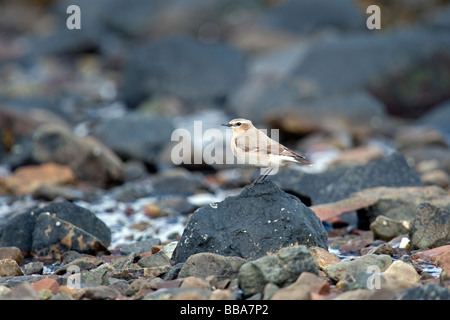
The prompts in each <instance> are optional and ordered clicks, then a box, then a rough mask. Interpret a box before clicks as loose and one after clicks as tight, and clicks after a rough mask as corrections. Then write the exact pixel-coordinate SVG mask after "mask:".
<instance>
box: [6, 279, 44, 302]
mask: <svg viewBox="0 0 450 320" xmlns="http://www.w3.org/2000/svg"><path fill="white" fill-rule="evenodd" d="M2 299H3V300H39V299H40V298H39V294H38V293H37V292H36V290H34V289H33V287H32V286H31V284H29V283H28V282H24V283H20V284H18V285H17V286H15V287H14V288H12V289H11V291H9V292H8V293H6V294H4V295H3V296H2Z"/></svg>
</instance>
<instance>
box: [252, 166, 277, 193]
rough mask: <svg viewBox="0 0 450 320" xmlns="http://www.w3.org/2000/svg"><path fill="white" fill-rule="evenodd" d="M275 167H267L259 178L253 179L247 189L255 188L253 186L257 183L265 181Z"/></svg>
mask: <svg viewBox="0 0 450 320" xmlns="http://www.w3.org/2000/svg"><path fill="white" fill-rule="evenodd" d="M272 170H273V168H271V167H269V168H266V170H265V171H264V172H263V173H262V174H260V176H259V177H258V178H256V180H255V181H253V182H252V183H251V184H250V185H249V186H248V187H247V188H246V189H251V188H253V186H254V185H255V184H257V183H260V182H262V181H264V179H265V178H266V177H267V176H268V175H269V174H270V173H271V172H272Z"/></svg>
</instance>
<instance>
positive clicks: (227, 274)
mask: <svg viewBox="0 0 450 320" xmlns="http://www.w3.org/2000/svg"><path fill="white" fill-rule="evenodd" d="M244 263H245V259H242V258H239V257H225V256H221V255H218V254H214V253H209V252H202V253H197V254H194V255H192V256H190V257H189V258H188V259H187V260H186V262H185V263H184V265H183V267H182V268H181V270H180V272H179V273H178V277H179V278H186V277H190V276H193V277H198V278H206V277H208V276H215V277H216V278H217V281H221V280H225V279H234V278H237V275H238V272H239V268H240V267H241V266H242V265H243V264H244Z"/></svg>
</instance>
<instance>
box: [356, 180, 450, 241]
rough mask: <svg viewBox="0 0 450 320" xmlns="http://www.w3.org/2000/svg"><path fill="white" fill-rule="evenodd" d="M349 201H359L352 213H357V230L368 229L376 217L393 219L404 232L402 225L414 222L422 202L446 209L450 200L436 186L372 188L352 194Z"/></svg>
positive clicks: (449, 206) (449, 205)
mask: <svg viewBox="0 0 450 320" xmlns="http://www.w3.org/2000/svg"><path fill="white" fill-rule="evenodd" d="M350 199H354V200H360V201H359V202H360V203H361V206H360V207H359V208H355V210H358V227H359V228H361V229H366V228H368V227H369V225H370V223H373V222H374V221H375V219H376V217H377V216H380V215H382V216H385V217H386V218H387V219H394V220H396V221H397V222H398V223H402V224H403V225H404V226H405V228H406V229H408V228H409V227H407V223H406V222H404V221H410V220H412V219H414V218H415V217H416V210H417V206H418V205H419V204H421V203H423V202H427V203H431V204H433V205H436V206H439V207H441V208H444V209H446V210H447V209H450V197H449V196H448V195H447V193H446V192H445V190H443V189H442V188H439V187H437V186H425V187H375V188H369V189H364V190H361V191H358V192H355V193H353V194H352V195H351V196H350ZM364 203H365V205H364ZM381 221H382V220H381ZM385 222H386V221H385ZM398 223H397V224H398ZM399 231H401V230H397V232H399Z"/></svg>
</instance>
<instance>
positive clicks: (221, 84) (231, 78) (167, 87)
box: [122, 36, 245, 106]
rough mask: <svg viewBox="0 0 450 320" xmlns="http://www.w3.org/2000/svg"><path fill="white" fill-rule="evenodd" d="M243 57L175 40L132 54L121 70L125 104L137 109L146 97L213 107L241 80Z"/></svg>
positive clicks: (179, 38) (152, 44) (217, 46)
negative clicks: (173, 98) (164, 96)
mask: <svg viewBox="0 0 450 320" xmlns="http://www.w3.org/2000/svg"><path fill="white" fill-rule="evenodd" d="M244 72H245V67H244V56H243V54H241V53H240V52H238V51H237V50H235V49H233V48H231V47H228V46H227V45H224V44H220V43H216V44H204V43H201V42H198V41H196V40H195V39H193V38H188V37H182V36H175V37H167V38H163V39H159V40H156V41H153V42H150V43H147V44H144V45H142V46H140V47H138V48H135V50H133V53H132V55H131V56H130V57H129V59H128V62H127V63H126V65H125V69H124V81H123V83H124V87H123V89H122V92H123V96H124V99H125V101H126V102H127V104H128V105H129V106H136V105H137V104H139V103H140V102H141V101H142V100H143V99H145V98H146V97H148V96H149V95H173V96H175V97H177V98H180V99H183V100H185V101H187V102H196V103H198V102H203V103H214V102H215V101H217V100H221V99H224V98H226V96H227V95H228V94H230V93H231V92H232V90H233V89H234V88H236V87H237V86H238V85H239V84H240V83H241V82H242V81H243V79H244Z"/></svg>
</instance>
